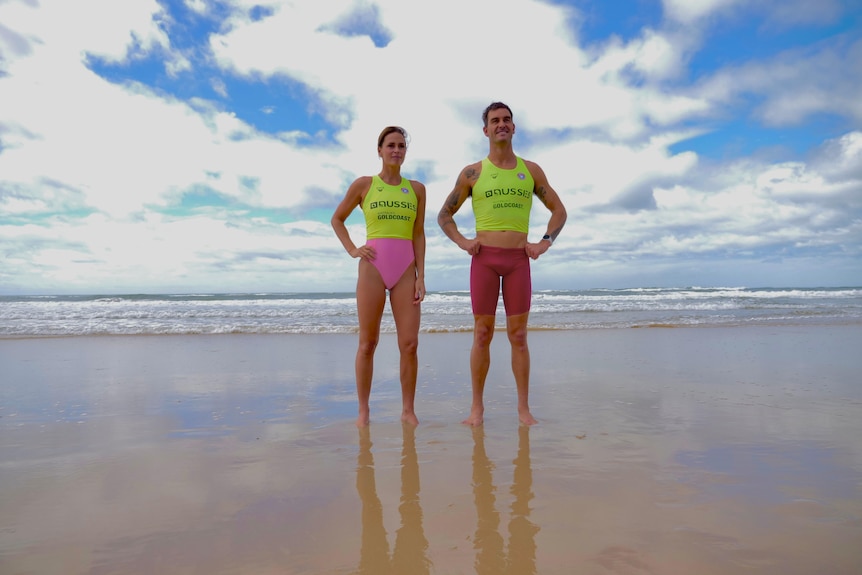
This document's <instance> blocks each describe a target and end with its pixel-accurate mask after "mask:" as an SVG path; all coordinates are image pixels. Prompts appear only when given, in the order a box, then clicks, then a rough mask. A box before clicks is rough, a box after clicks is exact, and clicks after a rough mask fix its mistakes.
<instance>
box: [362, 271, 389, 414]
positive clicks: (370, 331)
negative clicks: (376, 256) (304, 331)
mask: <svg viewBox="0 0 862 575" xmlns="http://www.w3.org/2000/svg"><path fill="white" fill-rule="evenodd" d="M385 304H386V289H385V287H384V286H383V280H382V279H380V272H378V271H377V268H375V267H374V265H373V264H371V263H369V262H367V261H365V260H360V262H359V279H358V280H357V281H356V308H357V312H358V315H359V347H358V349H357V350H356V364H355V366H356V395H357V397H358V399H359V415H358V416H357V418H356V427H365V426H366V425H368V423H369V421H370V417H371V416H370V408H369V399H370V397H371V379H372V377H373V375H374V351H375V350H376V349H377V342H378V341H379V340H380V320H381V318H382V317H383V307H384V305H385Z"/></svg>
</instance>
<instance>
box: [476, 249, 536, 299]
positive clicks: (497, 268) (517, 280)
mask: <svg viewBox="0 0 862 575" xmlns="http://www.w3.org/2000/svg"><path fill="white" fill-rule="evenodd" d="M501 280H502V282H501ZM501 283H502V288H503V306H504V307H505V308H506V315H507V316H510V315H521V314H524V313H527V312H528V311H530V300H531V299H532V295H533V284H532V280H531V279H530V258H529V257H528V256H527V252H526V251H525V250H524V248H495V247H489V246H482V247H481V248H480V249H479V253H478V254H476V255H474V256H473V262H472V264H471V265H470V300H471V301H472V304H473V314H474V315H496V313H497V301H498V300H499V299H500V286H501Z"/></svg>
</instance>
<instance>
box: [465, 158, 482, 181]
mask: <svg viewBox="0 0 862 575" xmlns="http://www.w3.org/2000/svg"><path fill="white" fill-rule="evenodd" d="M481 173H482V160H479V161H478V162H473V163H472V164H467V165H466V166H464V169H463V170H461V177H463V178H465V179H466V180H467V181H469V182H470V183H473V182H475V181H476V180H477V179H479V174H481Z"/></svg>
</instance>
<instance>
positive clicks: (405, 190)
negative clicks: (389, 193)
mask: <svg viewBox="0 0 862 575" xmlns="http://www.w3.org/2000/svg"><path fill="white" fill-rule="evenodd" d="M401 193H402V194H409V193H410V190H408V189H407V188H401Z"/></svg>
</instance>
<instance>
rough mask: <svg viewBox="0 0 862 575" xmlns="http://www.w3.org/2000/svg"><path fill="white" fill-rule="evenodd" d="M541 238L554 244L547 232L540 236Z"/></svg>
mask: <svg viewBox="0 0 862 575" xmlns="http://www.w3.org/2000/svg"><path fill="white" fill-rule="evenodd" d="M542 239H543V240H548V243H549V244H551V245H554V238H552V237H551V236H549V235H548V234H545V235H543V236H542Z"/></svg>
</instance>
